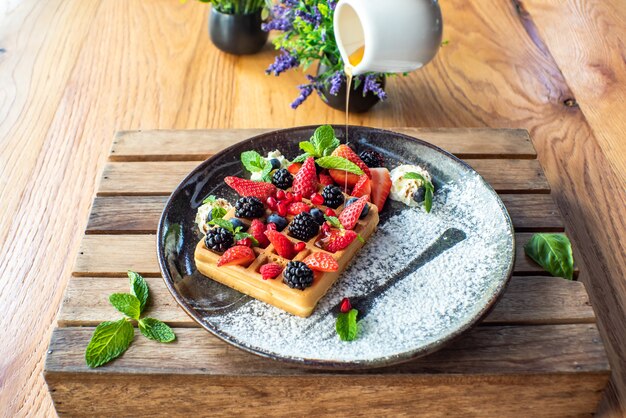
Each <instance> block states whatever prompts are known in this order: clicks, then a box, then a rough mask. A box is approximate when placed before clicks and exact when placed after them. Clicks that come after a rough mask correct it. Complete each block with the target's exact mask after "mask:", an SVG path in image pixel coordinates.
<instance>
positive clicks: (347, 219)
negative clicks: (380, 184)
mask: <svg viewBox="0 0 626 418" xmlns="http://www.w3.org/2000/svg"><path fill="white" fill-rule="evenodd" d="M368 199H369V196H368V195H365V196H362V197H359V199H358V200H357V201H356V202H354V203H352V204H351V205H350V206H347V207H345V208H344V209H343V210H342V211H341V213H340V214H339V222H341V225H343V227H344V228H346V229H352V228H354V226H355V225H356V223H357V222H358V221H359V216H361V212H363V208H364V207H365V205H366V204H367V200H368Z"/></svg>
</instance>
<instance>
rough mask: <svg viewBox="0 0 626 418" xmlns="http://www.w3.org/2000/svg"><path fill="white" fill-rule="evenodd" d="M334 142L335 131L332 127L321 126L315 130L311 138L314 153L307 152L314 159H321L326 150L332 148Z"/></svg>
mask: <svg viewBox="0 0 626 418" xmlns="http://www.w3.org/2000/svg"><path fill="white" fill-rule="evenodd" d="M334 140H335V130H334V129H333V127H332V126H330V125H322V126H320V127H319V128H317V129H316V130H315V132H314V133H313V137H312V138H311V144H312V145H313V146H314V147H315V152H310V151H307V152H309V153H310V154H313V155H315V156H316V157H321V156H323V155H324V152H325V151H326V150H327V149H329V148H331V147H332V145H333V143H334ZM335 148H336V147H335ZM305 151H306V150H305ZM331 152H332V151H331Z"/></svg>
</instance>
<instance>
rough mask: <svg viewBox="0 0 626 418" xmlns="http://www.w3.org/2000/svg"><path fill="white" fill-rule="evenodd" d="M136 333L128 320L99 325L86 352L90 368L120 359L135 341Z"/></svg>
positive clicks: (86, 359)
mask: <svg viewBox="0 0 626 418" xmlns="http://www.w3.org/2000/svg"><path fill="white" fill-rule="evenodd" d="M134 336H135V331H134V329H133V326H132V325H131V323H130V322H129V321H128V320H127V319H120V320H119V321H115V322H110V321H107V322H103V323H101V324H100V325H98V326H97V327H96V329H95V331H94V332H93V335H92V336H91V340H89V344H88V345H87V350H86V351H85V361H86V362H87V366H89V367H99V366H102V365H103V364H105V363H108V362H109V361H111V360H113V359H114V358H117V357H119V356H120V355H121V354H122V353H123V352H124V351H126V349H127V348H128V346H130V343H131V342H132V341H133V337H134Z"/></svg>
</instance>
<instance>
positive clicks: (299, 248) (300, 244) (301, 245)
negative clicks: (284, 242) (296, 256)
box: [293, 241, 306, 253]
mask: <svg viewBox="0 0 626 418" xmlns="http://www.w3.org/2000/svg"><path fill="white" fill-rule="evenodd" d="M305 248H306V244H305V243H304V242H302V241H300V242H296V243H295V245H294V246H293V249H294V250H295V251H296V252H297V253H299V252H300V251H304V249H305Z"/></svg>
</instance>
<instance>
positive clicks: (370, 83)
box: [363, 74, 387, 100]
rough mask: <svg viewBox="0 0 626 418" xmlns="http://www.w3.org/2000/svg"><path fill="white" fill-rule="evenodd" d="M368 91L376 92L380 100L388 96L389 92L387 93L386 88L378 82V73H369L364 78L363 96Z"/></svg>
mask: <svg viewBox="0 0 626 418" xmlns="http://www.w3.org/2000/svg"><path fill="white" fill-rule="evenodd" d="M368 91H371V92H372V93H374V94H375V95H376V96H378V97H379V98H380V100H385V99H386V98H387V93H385V90H383V88H382V86H381V85H380V84H379V83H378V80H377V77H376V74H368V75H366V76H365V80H363V96H365V95H366V94H367V92H368Z"/></svg>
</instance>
